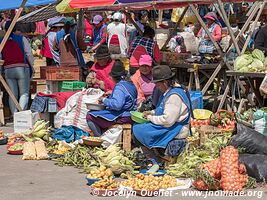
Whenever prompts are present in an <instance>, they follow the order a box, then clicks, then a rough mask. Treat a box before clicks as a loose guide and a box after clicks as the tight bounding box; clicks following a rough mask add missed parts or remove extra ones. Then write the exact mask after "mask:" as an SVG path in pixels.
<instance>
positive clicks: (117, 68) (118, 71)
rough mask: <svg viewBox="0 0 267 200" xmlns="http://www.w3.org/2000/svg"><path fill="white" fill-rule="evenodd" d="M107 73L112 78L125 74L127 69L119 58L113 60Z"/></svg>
mask: <svg viewBox="0 0 267 200" xmlns="http://www.w3.org/2000/svg"><path fill="white" fill-rule="evenodd" d="M109 75H110V76H111V77H114V78H116V77H121V76H126V75H127V71H126V70H125V68H124V65H123V63H122V62H121V61H120V60H116V61H115V63H114V65H113V66H112V69H111V72H110V73H109Z"/></svg>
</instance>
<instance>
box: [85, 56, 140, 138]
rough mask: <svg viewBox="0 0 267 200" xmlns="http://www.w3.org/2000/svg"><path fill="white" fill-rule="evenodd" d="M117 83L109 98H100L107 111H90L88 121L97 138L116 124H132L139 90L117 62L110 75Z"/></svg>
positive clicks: (120, 63) (119, 62)
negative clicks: (132, 112)
mask: <svg viewBox="0 0 267 200" xmlns="http://www.w3.org/2000/svg"><path fill="white" fill-rule="evenodd" d="M109 75H110V76H111V77H112V79H113V81H114V82H115V83H116V85H115V87H114V89H113V90H112V93H111V95H110V96H109V97H104V96H103V97H100V99H99V103H103V104H104V105H105V106H106V110H101V111H90V112H88V114H87V117H86V120H87V124H88V126H89V128H90V130H91V131H92V132H93V133H94V135H95V136H101V135H102V133H103V132H104V131H105V130H106V129H108V128H109V127H111V126H112V125H114V124H124V123H131V117H130V111H131V110H133V109H135V107H136V101H137V90H136V87H135V85H134V84H133V82H132V81H131V80H130V78H128V77H127V71H126V70H125V69H124V66H123V63H122V62H121V61H119V60H117V61H115V63H114V65H113V67H112V70H111V72H110V74H109Z"/></svg>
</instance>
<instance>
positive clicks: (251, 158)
mask: <svg viewBox="0 0 267 200" xmlns="http://www.w3.org/2000/svg"><path fill="white" fill-rule="evenodd" d="M239 161H240V162H241V163H243V164H244V165H245V166H246V169H247V173H248V175H249V176H251V177H253V178H255V179H256V180H257V181H258V182H266V181H267V170H266V169H267V156H266V155H260V154H241V155H239Z"/></svg>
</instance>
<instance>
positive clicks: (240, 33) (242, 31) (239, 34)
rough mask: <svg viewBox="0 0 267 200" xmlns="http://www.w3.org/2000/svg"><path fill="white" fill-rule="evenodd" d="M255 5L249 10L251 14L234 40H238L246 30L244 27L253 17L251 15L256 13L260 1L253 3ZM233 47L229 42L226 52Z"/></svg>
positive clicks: (246, 26)
mask: <svg viewBox="0 0 267 200" xmlns="http://www.w3.org/2000/svg"><path fill="white" fill-rule="evenodd" d="M255 4H256V6H255V7H254V10H253V11H252V12H251V14H250V15H249V17H248V19H247V21H246V23H245V24H244V26H243V27H242V29H241V31H240V32H239V33H238V35H237V36H236V38H235V40H236V41H237V42H238V41H239V37H240V36H241V35H243V33H244V32H245V31H246V29H247V28H248V26H249V23H250V22H251V20H252V19H253V17H254V16H255V14H256V13H257V11H258V9H259V6H260V5H261V4H260V2H256V3H255ZM232 48H233V44H231V46H230V48H228V50H227V53H228V52H229V51H230V50H231V49H232Z"/></svg>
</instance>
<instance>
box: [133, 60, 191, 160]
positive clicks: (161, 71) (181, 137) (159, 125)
mask: <svg viewBox="0 0 267 200" xmlns="http://www.w3.org/2000/svg"><path fill="white" fill-rule="evenodd" d="M152 73H153V82H154V83H155V84H156V87H157V88H159V90H160V91H161V92H162V93H163V95H161V97H160V100H159V102H158V105H157V107H156V109H155V110H153V111H145V112H144V113H143V114H144V117H146V118H147V119H148V120H149V122H147V123H144V124H135V125H134V126H133V134H134V136H135V138H136V139H137V140H138V141H139V142H140V143H141V145H142V147H141V148H142V150H143V152H144V154H145V155H146V156H147V157H148V158H155V154H154V152H153V151H151V150H155V149H156V150H157V152H161V153H162V155H161V156H164V155H168V156H177V155H179V154H180V153H181V152H182V150H183V149H184V147H185V146H186V144H187V140H186V138H187V136H188V133H189V131H190V128H189V124H190V117H191V111H192V109H191V102H190V99H189V98H188V96H189V94H188V92H186V91H185V90H184V88H182V87H181V86H180V85H178V84H177V83H175V81H174V75H175V74H174V73H173V72H172V71H171V69H170V67H169V66H166V65H159V66H156V67H154V68H153V70H152Z"/></svg>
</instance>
